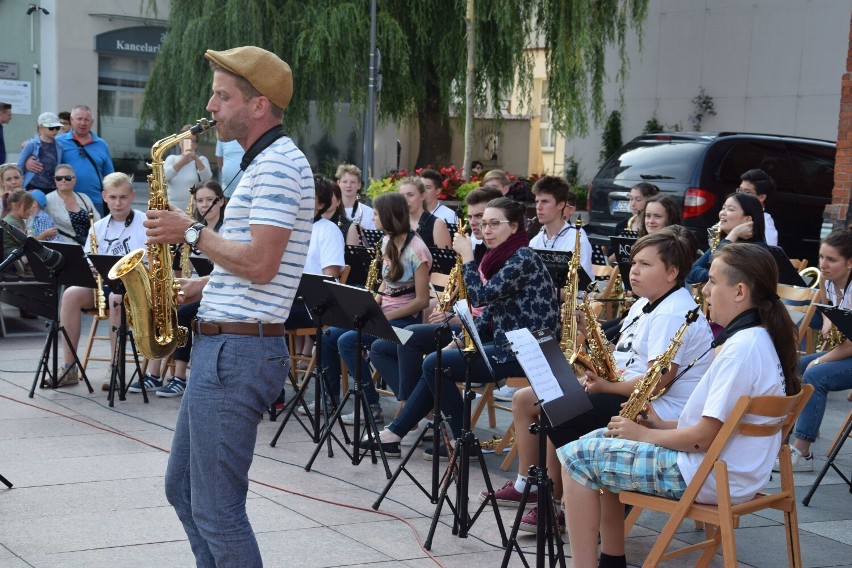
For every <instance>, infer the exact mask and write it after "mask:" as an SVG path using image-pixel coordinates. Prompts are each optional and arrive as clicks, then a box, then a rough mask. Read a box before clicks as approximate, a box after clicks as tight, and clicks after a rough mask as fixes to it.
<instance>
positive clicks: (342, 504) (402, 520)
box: [0, 394, 444, 568]
mask: <svg viewBox="0 0 852 568" xmlns="http://www.w3.org/2000/svg"><path fill="white" fill-rule="evenodd" d="M0 398H4V399H6V400H8V401H10V402H15V403H17V404H22V405H24V406H29V407H30V408H35V409H36V410H41V411H42V412H48V413H50V414H55V415H56V416H61V417H62V418H67V419H68V420H73V421H74V422H79V423H80V424H83V425H85V426H89V427H90V428H94V429H96V430H102V431H104V432H108V433H110V434H115V435H117V436H121V437H122V438H127V439H128V440H133V441H134V442H138V443H140V444H142V445H144V446H148V447H149V448H153V449H155V450H159V451H161V452H164V453H166V454H168V453H170V452H169V450H167V449H166V448H161V447H160V446H157V445H155V444H152V443H150V442H146V441H145V440H141V439H139V438H136V437H134V436H131V435H129V434H125V433H124V432H121V431H119V430H114V429H112V428H108V427H106V426H99V425H97V424H92V423H91V422H87V421H85V420H81V419H79V418H75V417H74V416H69V415H68V414H63V413H61V412H57V411H55V410H50V409H49V408H44V407H43V406H38V405H37V404H33V403H31V402H26V401H24V400H19V399H17V398H12V397H10V396H7V395H4V394H0ZM249 481H251V482H252V483H256V484H258V485H262V486H264V487H268V488H270V489H274V490H276V491H280V492H282V493H288V494H290V495H294V496H297V497H303V498H305V499H310V500H312V501H317V502H319V503H326V504H328V505H334V506H337V507H345V508H347V509H353V510H356V511H364V512H367V513H373V514H375V515H382V516H384V517H390V518H392V519H396V520H397V521H401V522H403V523H405V524H406V525H407V526H408V527H409V528H410V529H411V532H412V533H414V538H415V539H416V540H417V544H418V546H420V549H421V550H423V552H425V553H426V555H427V556H428V557H429V558H431V559H432V560H433V561H434V562H435V564H437V565H438V566H440V567H441V568H444V565H443V564H441V561H440V560H438V559H437V558H436V557H435V556H434V555H433V554H432V552H431V551H429V550H426V549H425V548H423V541H421V540H420V535H419V534H418V533H417V528H416V527H415V526H414V525H413V524H412V523H411V521H409V520H408V519H404V518H402V517H400V516H398V515H394V514H393V513H387V512H385V511H376V510H374V509H369V508H367V507H359V506H358V505H350V504H348V503H339V502H337V501H331V500H329V499H322V498H320V497H315V496H313V495H306V494H305V493H300V492H298V491H293V490H291V489H285V488H284V487H279V486H277V485H272V484H271V483H266V482H264V481H259V480H257V479H252V478H249Z"/></svg>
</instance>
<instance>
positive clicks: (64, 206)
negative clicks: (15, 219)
mask: <svg viewBox="0 0 852 568" xmlns="http://www.w3.org/2000/svg"><path fill="white" fill-rule="evenodd" d="M55 171H56V174H55V175H54V176H53V179H54V182H55V183H56V191H53V192H51V193H49V194H47V206H46V207H45V208H44V210H45V211H46V212H47V214H48V215H50V216H51V217H52V218H53V221H54V222H55V223H56V228H57V229H59V236H60V237H62V242H65V243H71V242H76V243H77V244H80V245H82V244H84V243H85V242H86V239H87V238H88V236H89V226H90V221H89V214H90V213H91V214H92V215H93V216H94V219H93V221H98V220H99V219H100V218H101V214H100V212H98V209H97V208H96V207H95V206H94V205H93V204H92V200H91V199H90V198H89V196H88V195H85V194H82V193H79V192H77V191H74V186H75V184H76V183H77V174H75V173H74V168H72V167H71V166H69V165H68V164H59V165H58V166H56V170H55Z"/></svg>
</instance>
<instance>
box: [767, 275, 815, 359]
mask: <svg viewBox="0 0 852 568" xmlns="http://www.w3.org/2000/svg"><path fill="white" fill-rule="evenodd" d="M776 292H777V294H778V297H779V298H781V301H782V302H783V303H784V305H785V306H786V308H787V312H788V313H789V314H790V318H791V319H792V320H793V324H794V325H795V326H796V327H797V328H798V333H799V336H798V337H799V340H800V341H801V340H802V339H803V338H804V339H805V349H804V353H813V352H814V336H813V333H810V323H811V320H812V319H813V317H814V313H816V305H815V304H814V299H815V298H816V295H817V292H818V290H816V289H815V288H802V287H801V286H788V285H787V284H779V285H778V288H777V289H776Z"/></svg>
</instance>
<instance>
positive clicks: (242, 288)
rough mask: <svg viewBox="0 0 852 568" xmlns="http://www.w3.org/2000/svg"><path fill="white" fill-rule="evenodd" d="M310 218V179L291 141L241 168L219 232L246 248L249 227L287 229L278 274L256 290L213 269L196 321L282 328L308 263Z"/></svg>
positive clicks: (305, 162)
mask: <svg viewBox="0 0 852 568" xmlns="http://www.w3.org/2000/svg"><path fill="white" fill-rule="evenodd" d="M313 215H314V179H313V172H311V167H310V165H309V164H308V160H307V159H306V158H305V156H304V155H303V154H302V152H301V151H300V150H299V149H298V148H297V147H296V145H295V144H294V143H293V141H292V140H290V138H287V137H282V138H279V139H278V140H277V141H275V142H274V143H273V144H272V145H271V146H269V147H268V148H266V149H265V150H263V151H262V152H261V153H260V154H259V155H258V156H257V157H256V158H255V159H254V160H253V161H252V163H251V164H250V165H249V166H248V168H246V171H245V173H244V174H243V177H242V179H241V180H240V183H239V184H238V185H237V187H236V189H235V190H234V194H233V196H232V197H231V199H230V201H228V206H227V207H226V208H225V221H224V223H223V225H222V229H221V230H220V234H221V235H222V236H223V237H224V238H225V239H227V240H229V241H235V242H239V243H248V242H251V230H250V226H251V225H271V226H274V227H282V228H284V229H289V230H290V231H291V232H290V240H289V242H288V244H287V248H286V249H285V251H284V256H283V257H282V258H281V264H280V266H279V269H278V273H277V274H276V276H275V277H274V278H273V279H272V281H271V282H269V283H267V284H258V283H256V282H252V281H250V280H249V279H247V278H244V277H242V276H238V275H236V274H232V273H230V272H228V271H227V270H225V269H224V268H222V267H221V266H219V265H216V266H215V267H214V269H213V273H212V274H211V275H210V281H209V282H208V283H207V285H206V286H205V287H204V294H203V297H202V300H201V307H200V308H199V310H198V318H199V319H201V320H208V321H241V322H245V321H261V322H265V323H283V322H284V320H286V319H287V316H288V315H289V314H290V307H291V306H292V304H293V298H294V297H295V295H296V289H297V288H298V286H299V279H300V278H301V275H302V267H303V266H304V265H305V259H306V258H307V253H308V245H309V244H310V241H311V227H312V223H311V222H312V221H313Z"/></svg>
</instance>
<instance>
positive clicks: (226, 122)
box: [145, 46, 314, 568]
mask: <svg viewBox="0 0 852 568" xmlns="http://www.w3.org/2000/svg"><path fill="white" fill-rule="evenodd" d="M205 57H206V58H207V59H208V60H209V61H210V67H211V68H212V70H213V95H212V96H211V97H210V101H209V102H208V103H207V110H208V111H210V112H211V113H212V115H213V118H214V119H215V120H216V121H217V124H216V137H217V138H218V139H219V140H220V141H222V142H228V141H231V140H236V141H237V142H239V144H240V146H242V147H243V148H245V149H246V154H245V156H244V157H243V161H242V164H241V168H242V169H243V170H244V172H243V176H242V178H241V179H240V182H239V184H237V186H236V189H235V190H234V195H233V198H232V199H231V200H230V201H229V202H228V207H227V208H226V209H225V220H224V224H223V225H222V228H221V229H220V232H219V233H216V232H215V231H213V230H212V229H207V228H205V227H204V226H203V225H199V224H196V223H193V221H192V219H190V218H189V217H188V216H187V215H186V214H185V213H183V212H182V211H179V210H169V211H149V212H148V219H147V220H146V221H145V226H146V227H147V228H148V231H147V234H148V239H149V242H155V243H180V242H186V243H187V244H189V245H190V246H192V247H193V248H195V249H197V250H198V251H200V252H201V253H203V254H205V255H207V257H208V258H210V260H212V261H213V263H214V266H215V267H214V269H213V273H212V274H211V275H210V276H209V277H206V278H199V279H193V280H181V281H180V283H181V287H182V289H183V292H184V295H185V302H192V301H194V300H196V299H198V298H199V297H200V298H201V305H200V307H199V310H198V316H197V317H198V319H197V321H196V322H195V324H194V325H193V332H194V333H195V336H194V337H195V339H194V341H193V345H192V355H191V364H192V380H191V381H189V383H188V384H187V389H186V392H185V393H184V396H183V399H182V401H181V406H180V411H179V412H178V418H177V424H176V425H175V433H174V440H173V441H172V450H171V454H170V455H169V465H168V468H167V470H166V479H165V481H166V483H165V485H166V497H167V499H168V501H169V503H171V505H172V506H173V507H174V508H175V512H176V513H177V515H178V518H179V519H180V520H181V522H182V523H183V526H184V530H185V531H186V534H187V536H188V537H189V543H190V545H191V546H192V551H193V553H194V554H195V559H196V563H197V565H198V566H219V567H225V566H229V567H237V566H239V567H240V568H256V567H260V566H262V565H263V562H262V560H261V556H260V550H259V548H258V545H257V541H256V539H255V537H254V533H253V531H252V528H251V524H250V523H249V520H248V516H247V515H246V495H247V492H248V470H249V467H250V466H251V462H252V459H253V457H254V446H255V442H256V440H257V427H258V424H259V423H260V420H261V418H262V416H263V413H264V411H265V410H266V409H268V408H269V406H270V405H271V404H272V402H273V401H274V400H275V399H276V398H277V397H278V395H279V393H281V389H282V388H283V386H284V378H285V377H286V375H287V367H288V365H289V362H288V361H289V358H288V354H287V346H286V342H285V340H284V321H285V320H286V319H287V316H288V315H289V313H290V308H291V306H292V303H293V298H294V296H295V291H296V289H297V288H298V285H299V279H300V277H301V274H300V273H301V270H302V267H303V266H304V264H305V259H306V257H307V251H308V245H309V243H310V239H311V227H312V221H313V215H314V180H313V172H312V171H311V168H310V165H309V164H308V161H307V160H306V159H305V156H304V155H303V154H302V152H301V151H300V150H299V149H298V148H297V147H296V145H295V144H294V143H293V141H292V140H290V138H288V137H287V136H285V135H284V129H283V128H282V126H281V120H282V116H283V111H284V108H286V106H287V104H288V103H289V102H290V97H291V96H292V93H293V78H292V74H291V72H290V67H289V66H288V65H287V64H286V63H285V62H284V61H282V60H281V59H280V58H278V56H276V55H275V54H273V53H270V52H268V51H266V50H263V49H260V48H258V47H253V46H248V47H239V48H235V49H230V50H227V51H212V50H208V51H207V52H206V53H205ZM202 289H203V292H204V294H203V296H202V294H201V293H202Z"/></svg>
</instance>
